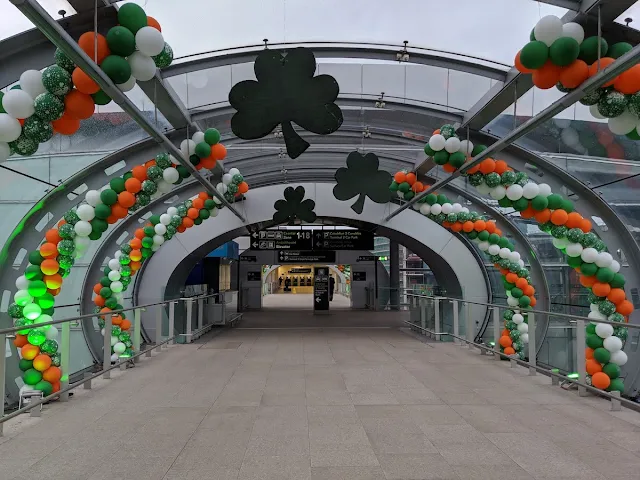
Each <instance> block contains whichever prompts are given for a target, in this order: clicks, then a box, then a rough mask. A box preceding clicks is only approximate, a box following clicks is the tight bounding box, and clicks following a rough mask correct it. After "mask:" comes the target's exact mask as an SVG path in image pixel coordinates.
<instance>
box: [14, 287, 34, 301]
mask: <svg viewBox="0 0 640 480" xmlns="http://www.w3.org/2000/svg"><path fill="white" fill-rule="evenodd" d="M31 300H33V297H32V296H31V295H30V294H29V292H28V291H26V290H18V291H17V292H16V293H14V294H13V301H14V302H16V303H19V304H22V305H26V304H28V303H31Z"/></svg>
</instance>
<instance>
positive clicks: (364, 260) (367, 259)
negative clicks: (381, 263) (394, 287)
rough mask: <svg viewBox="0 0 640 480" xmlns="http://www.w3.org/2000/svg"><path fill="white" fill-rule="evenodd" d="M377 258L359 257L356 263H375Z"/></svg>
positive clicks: (371, 256) (370, 256)
mask: <svg viewBox="0 0 640 480" xmlns="http://www.w3.org/2000/svg"><path fill="white" fill-rule="evenodd" d="M376 260H377V257H376V256H375V255H360V256H359V257H358V259H357V260H356V261H358V262H375V261H376Z"/></svg>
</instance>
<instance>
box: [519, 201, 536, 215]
mask: <svg viewBox="0 0 640 480" xmlns="http://www.w3.org/2000/svg"><path fill="white" fill-rule="evenodd" d="M536 213H537V212H536V211H535V210H534V209H533V207H532V206H531V204H529V206H528V207H527V208H525V209H524V210H522V211H521V212H520V216H521V217H522V218H533V217H535V215H536Z"/></svg>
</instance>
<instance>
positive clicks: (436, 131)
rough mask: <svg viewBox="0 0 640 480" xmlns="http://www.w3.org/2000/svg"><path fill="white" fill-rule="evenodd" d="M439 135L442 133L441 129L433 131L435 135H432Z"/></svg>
mask: <svg viewBox="0 0 640 480" xmlns="http://www.w3.org/2000/svg"><path fill="white" fill-rule="evenodd" d="M439 133H440V129H439V128H438V129H436V130H434V131H433V134H432V135H437V134H439Z"/></svg>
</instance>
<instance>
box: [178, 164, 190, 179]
mask: <svg viewBox="0 0 640 480" xmlns="http://www.w3.org/2000/svg"><path fill="white" fill-rule="evenodd" d="M176 170H178V173H179V174H180V178H189V177H190V176H191V174H190V173H189V170H187V169H186V168H185V167H184V166H182V165H178V166H177V167H176Z"/></svg>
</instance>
